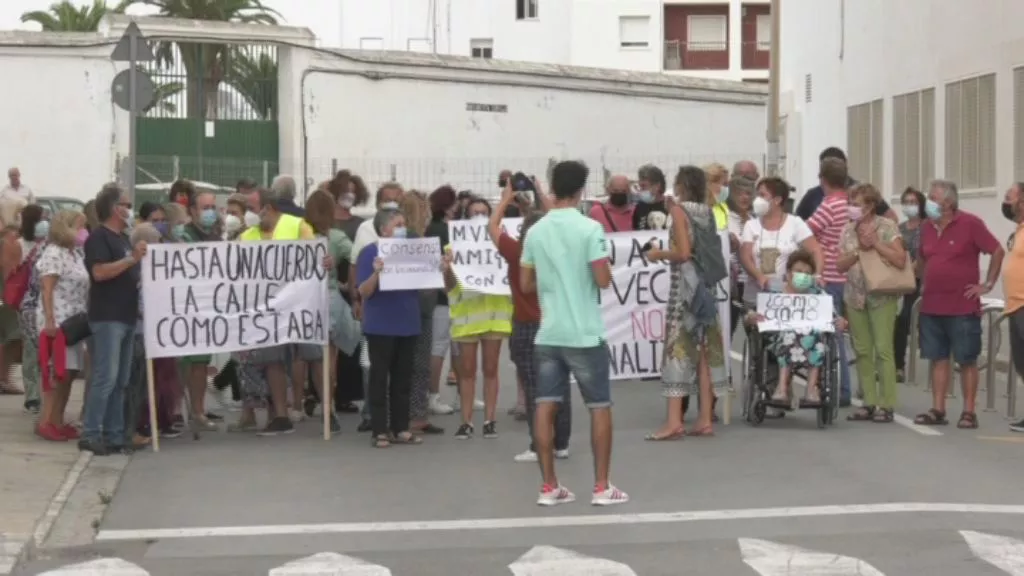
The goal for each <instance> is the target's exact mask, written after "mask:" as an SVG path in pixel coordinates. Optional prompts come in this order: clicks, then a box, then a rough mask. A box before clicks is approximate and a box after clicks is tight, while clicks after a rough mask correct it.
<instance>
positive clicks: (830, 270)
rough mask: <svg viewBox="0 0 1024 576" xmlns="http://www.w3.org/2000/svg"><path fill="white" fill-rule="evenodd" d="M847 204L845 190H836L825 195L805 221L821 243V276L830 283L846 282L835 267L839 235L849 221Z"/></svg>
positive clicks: (837, 257) (848, 202) (837, 256)
mask: <svg viewBox="0 0 1024 576" xmlns="http://www.w3.org/2000/svg"><path fill="white" fill-rule="evenodd" d="M849 204H850V201H849V199H848V197H847V196H846V192H837V193H835V194H832V195H829V196H826V197H825V200H823V201H822V203H821V206H819V207H818V209H817V210H815V211H814V214H813V215H812V216H811V219H810V220H808V221H807V224H808V226H810V227H811V232H813V233H814V235H815V236H817V237H818V243H819V244H821V252H822V255H823V256H824V259H825V270H824V271H822V274H821V277H822V279H823V280H825V282H827V283H830V284H843V283H845V282H846V277H845V276H843V275H842V274H840V273H839V270H837V269H836V260H838V259H839V237H840V235H841V234H842V232H843V228H844V227H845V226H846V224H847V223H848V222H849V221H850V215H849V212H848V211H847V207H848V206H849Z"/></svg>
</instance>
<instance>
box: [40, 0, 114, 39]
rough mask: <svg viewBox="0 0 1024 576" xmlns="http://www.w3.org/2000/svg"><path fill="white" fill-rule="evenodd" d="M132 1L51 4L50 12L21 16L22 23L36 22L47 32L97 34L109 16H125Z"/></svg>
mask: <svg viewBox="0 0 1024 576" xmlns="http://www.w3.org/2000/svg"><path fill="white" fill-rule="evenodd" d="M130 3H131V1H130V0H122V1H121V2H120V3H118V4H117V6H115V7H113V8H111V7H109V6H107V3H106V1H105V0H93V2H92V5H89V6H77V5H75V4H72V3H71V2H70V1H69V0H62V1H61V2H55V3H53V4H50V8H49V9H48V10H34V11H32V12H25V13H24V14H22V15H21V21H22V22H35V23H36V24H39V25H40V26H42V27H43V30H44V31H46V32H95V31H96V29H97V28H98V27H99V25H100V21H101V20H103V17H104V16H106V15H107V14H123V13H124V10H125V8H127V7H128V5H129V4H130Z"/></svg>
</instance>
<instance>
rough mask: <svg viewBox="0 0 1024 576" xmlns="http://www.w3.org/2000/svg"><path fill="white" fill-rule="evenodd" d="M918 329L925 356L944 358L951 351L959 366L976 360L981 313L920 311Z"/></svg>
mask: <svg viewBox="0 0 1024 576" xmlns="http://www.w3.org/2000/svg"><path fill="white" fill-rule="evenodd" d="M918 329H919V334H920V336H921V356H922V357H923V358H924V359H925V360H946V359H948V358H949V357H950V355H951V354H952V356H953V361H954V362H956V363H957V364H959V365H961V366H971V365H974V364H977V362H978V356H980V355H981V317H980V316H977V315H975V314H969V315H966V316H935V315H932V314H921V316H920V318H919V320H918ZM911 353H913V351H911Z"/></svg>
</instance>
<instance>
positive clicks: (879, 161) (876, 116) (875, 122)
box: [868, 100, 885, 189]
mask: <svg viewBox="0 0 1024 576" xmlns="http://www.w3.org/2000/svg"><path fill="white" fill-rule="evenodd" d="M869 110H870V114H871V123H870V124H869V125H868V138H869V140H868V142H869V145H870V147H871V169H870V174H871V176H870V178H871V180H869V182H871V183H872V184H874V185H875V186H876V187H878V188H879V189H881V188H883V187H884V186H885V181H884V180H885V176H884V169H883V168H884V166H885V164H884V162H885V156H884V155H883V154H882V153H883V152H884V146H883V142H884V140H883V139H882V131H883V130H885V121H884V120H885V101H884V100H875V101H874V102H872V103H871V106H870V108H869Z"/></svg>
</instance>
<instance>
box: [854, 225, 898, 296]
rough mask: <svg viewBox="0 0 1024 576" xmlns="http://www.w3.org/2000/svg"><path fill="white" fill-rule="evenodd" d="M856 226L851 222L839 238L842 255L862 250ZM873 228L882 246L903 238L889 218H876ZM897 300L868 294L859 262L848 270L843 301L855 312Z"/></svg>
mask: <svg viewBox="0 0 1024 576" xmlns="http://www.w3.org/2000/svg"><path fill="white" fill-rule="evenodd" d="M856 226H857V223H856V222H850V223H848V224H847V225H846V227H845V228H843V232H842V234H841V235H840V237H839V253H840V254H851V253H853V252H857V251H858V250H860V246H859V244H860V243H859V241H858V238H857V230H856ZM873 226H874V227H875V233H876V234H877V235H878V242H880V243H882V244H891V243H892V241H893V240H895V239H897V238H900V237H901V236H900V229H899V227H898V226H897V225H896V223H895V222H893V221H892V220H889V219H888V218H875V219H874V223H873ZM895 299H896V296H893V295H888V294H868V284H867V279H866V278H864V270H863V268H861V266H860V263H859V262H858V263H856V264H854V265H853V266H852V267H851V268H850V269H849V270H847V272H846V287H845V288H844V291H843V301H844V302H845V303H846V305H847V306H849V307H850V308H853V309H854V310H863V309H864V308H865V307H867V308H877V307H878V306H881V305H883V304H886V303H888V302H891V301H892V300H895Z"/></svg>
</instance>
